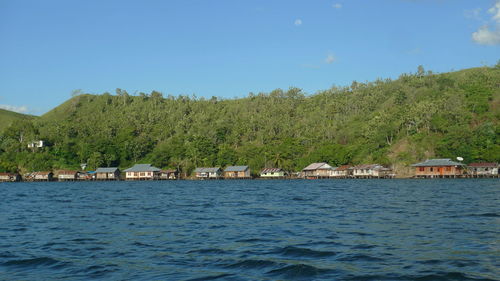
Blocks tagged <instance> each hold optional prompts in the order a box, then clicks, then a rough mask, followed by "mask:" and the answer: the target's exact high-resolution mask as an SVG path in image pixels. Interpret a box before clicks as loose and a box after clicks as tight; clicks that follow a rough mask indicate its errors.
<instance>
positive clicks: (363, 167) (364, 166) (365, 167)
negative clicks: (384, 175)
mask: <svg viewBox="0 0 500 281" xmlns="http://www.w3.org/2000/svg"><path fill="white" fill-rule="evenodd" d="M383 168H384V167H383V166H382V165H379V164H361V165H357V166H354V167H351V168H350V169H352V170H377V169H378V170H380V169H383Z"/></svg>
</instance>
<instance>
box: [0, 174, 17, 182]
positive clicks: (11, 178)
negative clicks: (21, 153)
mask: <svg viewBox="0 0 500 281" xmlns="http://www.w3.org/2000/svg"><path fill="white" fill-rule="evenodd" d="M15 181H21V175H20V174H18V173H0V182H15Z"/></svg>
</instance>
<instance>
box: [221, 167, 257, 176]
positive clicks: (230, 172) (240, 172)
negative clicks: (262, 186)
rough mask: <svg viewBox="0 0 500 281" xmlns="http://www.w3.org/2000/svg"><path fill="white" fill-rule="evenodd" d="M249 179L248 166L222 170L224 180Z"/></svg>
mask: <svg viewBox="0 0 500 281" xmlns="http://www.w3.org/2000/svg"><path fill="white" fill-rule="evenodd" d="M251 177H252V176H251V175H250V168H249V167H248V166H228V167H227V168H226V169H225V170H224V178H226V179H249V178H251Z"/></svg>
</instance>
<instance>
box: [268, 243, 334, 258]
mask: <svg viewBox="0 0 500 281" xmlns="http://www.w3.org/2000/svg"><path fill="white" fill-rule="evenodd" d="M271 253H272V254H281V255H284V256H289V257H309V258H321V257H331V256H334V255H336V254H337V253H335V252H330V251H317V250H311V249H308V248H299V247H294V246H287V247H284V248H281V249H278V250H276V251H274V252H271Z"/></svg>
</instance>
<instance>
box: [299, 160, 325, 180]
mask: <svg viewBox="0 0 500 281" xmlns="http://www.w3.org/2000/svg"><path fill="white" fill-rule="evenodd" d="M332 171H333V167H332V166H330V165H328V164H327V163H324V162H321V163H312V164H311V165H309V166H307V167H305V168H304V169H302V177H303V178H306V179H318V178H329V177H331V176H332Z"/></svg>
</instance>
